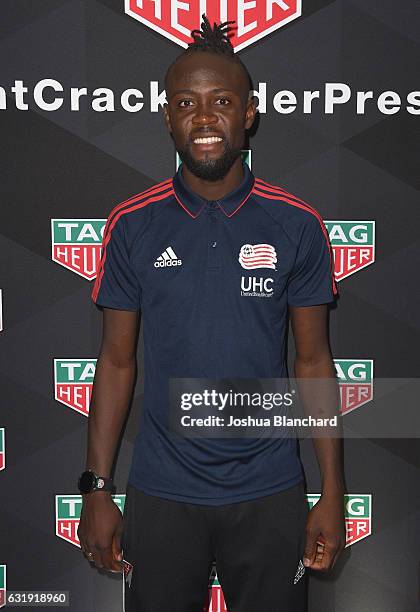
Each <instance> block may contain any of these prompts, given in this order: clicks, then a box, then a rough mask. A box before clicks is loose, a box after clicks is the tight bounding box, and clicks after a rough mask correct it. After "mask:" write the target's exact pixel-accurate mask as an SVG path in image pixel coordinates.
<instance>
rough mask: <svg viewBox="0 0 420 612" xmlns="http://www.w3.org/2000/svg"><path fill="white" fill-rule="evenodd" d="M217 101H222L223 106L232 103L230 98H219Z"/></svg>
mask: <svg viewBox="0 0 420 612" xmlns="http://www.w3.org/2000/svg"><path fill="white" fill-rule="evenodd" d="M217 103H218V104H219V103H220V104H221V105H222V106H226V105H227V104H230V100H229V98H218V99H217Z"/></svg>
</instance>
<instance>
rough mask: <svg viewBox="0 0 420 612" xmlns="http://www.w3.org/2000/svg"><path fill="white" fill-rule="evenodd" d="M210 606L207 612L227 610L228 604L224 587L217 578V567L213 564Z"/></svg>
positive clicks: (210, 583)
mask: <svg viewBox="0 0 420 612" xmlns="http://www.w3.org/2000/svg"><path fill="white" fill-rule="evenodd" d="M209 591H210V592H209V607H208V610H207V609H206V612H227V606H226V602H225V598H224V595H223V591H222V587H221V586H220V582H219V580H218V578H217V573H216V568H215V566H213V569H212V572H211V574H210V579H209Z"/></svg>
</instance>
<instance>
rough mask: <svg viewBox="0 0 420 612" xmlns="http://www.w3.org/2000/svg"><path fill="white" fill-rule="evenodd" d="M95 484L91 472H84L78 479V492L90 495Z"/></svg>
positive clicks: (94, 477)
mask: <svg viewBox="0 0 420 612" xmlns="http://www.w3.org/2000/svg"><path fill="white" fill-rule="evenodd" d="M95 482H96V476H95V474H94V473H93V472H90V471H86V472H83V474H82V475H81V476H80V478H79V490H80V491H81V492H82V493H90V491H92V488H93V487H94V485H95Z"/></svg>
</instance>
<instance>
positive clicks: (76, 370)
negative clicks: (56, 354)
mask: <svg viewBox="0 0 420 612" xmlns="http://www.w3.org/2000/svg"><path fill="white" fill-rule="evenodd" d="M95 368H96V359H54V398H55V399H56V400H57V401H58V402H61V403H62V404H64V405H65V406H69V408H73V410H76V411H77V412H80V414H84V415H85V416H88V415H89V405H90V398H91V395H92V386H93V378H94V376H95Z"/></svg>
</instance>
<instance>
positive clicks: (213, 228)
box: [92, 164, 337, 505]
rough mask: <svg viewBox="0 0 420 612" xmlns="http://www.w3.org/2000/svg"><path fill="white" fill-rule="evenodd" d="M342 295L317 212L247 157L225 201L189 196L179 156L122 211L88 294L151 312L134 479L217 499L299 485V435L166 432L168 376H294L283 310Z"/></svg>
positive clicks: (146, 320) (157, 491)
mask: <svg viewBox="0 0 420 612" xmlns="http://www.w3.org/2000/svg"><path fill="white" fill-rule="evenodd" d="M336 293H337V287H336V284H335V281H334V275H333V258H332V251H331V246H330V243H329V240H328V235H327V232H326V229H325V226H324V224H323V222H322V219H321V217H320V215H319V213H318V212H317V211H316V210H315V209H314V208H313V207H311V206H309V205H308V204H306V203H305V202H303V201H302V200H300V199H299V198H297V197H296V196H294V195H292V194H290V193H287V192H286V191H285V190H283V189H282V188H280V187H277V186H275V185H270V184H269V183H267V182H265V181H263V180H261V179H258V178H255V177H254V175H253V173H252V172H251V171H250V169H249V167H248V166H247V165H246V164H244V165H243V180H242V182H241V183H240V185H239V186H238V187H237V188H236V189H235V190H234V191H232V192H231V193H229V194H228V195H226V196H225V197H224V198H221V199H220V200H217V201H206V200H205V199H203V198H202V197H200V196H199V195H198V194H196V193H194V192H193V191H192V190H191V189H190V188H189V187H188V186H187V184H186V183H185V181H184V179H183V176H182V165H181V166H180V167H179V168H178V171H177V172H176V174H175V176H174V177H173V178H170V179H168V180H166V181H163V182H161V183H159V184H157V185H155V186H154V187H152V188H150V189H147V190H146V191H144V192H142V193H140V194H139V195H136V196H134V197H132V198H130V199H129V200H126V201H125V202H123V203H122V204H120V205H118V206H116V207H115V208H114V209H113V210H112V211H111V213H110V215H109V218H108V221H107V224H106V227H105V231H104V238H103V252H102V259H101V263H100V267H99V270H98V276H97V280H96V282H95V286H94V289H93V292H92V299H93V300H94V302H95V303H96V304H98V305H99V306H105V307H108V308H116V309H121V310H139V311H141V315H142V319H143V332H144V333H143V336H144V402H143V410H142V412H141V415H140V423H139V431H138V435H137V438H136V441H135V445H134V449H133V458H132V464H131V470H130V474H129V483H130V484H131V485H133V486H134V487H137V488H138V489H141V490H142V491H144V492H145V493H148V494H151V495H156V496H159V497H164V498H167V499H174V500H179V501H185V502H191V503H198V504H210V505H219V504H226V503H232V502H237V501H244V500H250V499H254V498H258V497H261V496H264V495H269V494H273V493H276V492H278V491H280V490H282V489H286V488H288V487H290V486H293V485H294V484H296V483H297V482H299V481H300V480H301V479H302V477H303V473H302V466H301V464H300V461H299V458H298V454H297V442H296V440H295V439H294V438H292V437H286V436H284V437H280V438H279V437H276V438H229V439H226V438H224V439H223V438H217V439H215V438H182V437H178V438H177V439H176V438H174V437H173V436H171V435H168V426H167V415H168V399H169V398H168V395H169V380H170V379H171V378H213V379H219V378H231V377H232V378H253V377H255V378H277V377H286V375H287V372H286V355H285V335H286V331H287V329H286V314H287V308H288V305H293V306H310V305H316V304H323V303H327V302H331V301H333V300H334V298H335V294H336ZM140 375H142V373H140Z"/></svg>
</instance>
